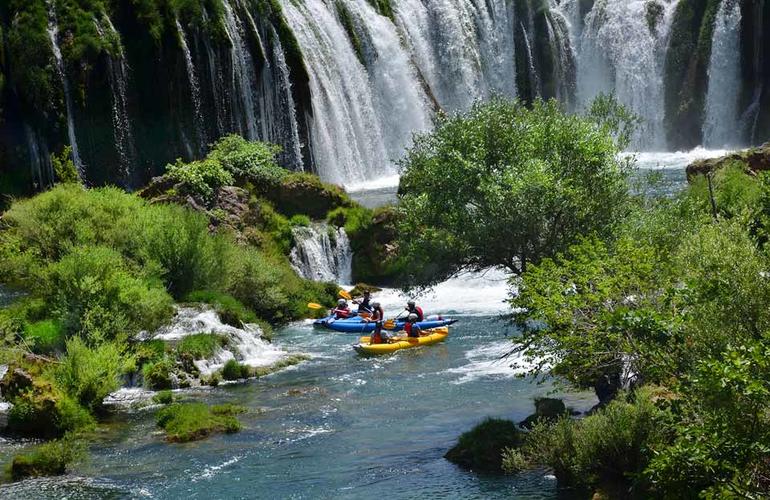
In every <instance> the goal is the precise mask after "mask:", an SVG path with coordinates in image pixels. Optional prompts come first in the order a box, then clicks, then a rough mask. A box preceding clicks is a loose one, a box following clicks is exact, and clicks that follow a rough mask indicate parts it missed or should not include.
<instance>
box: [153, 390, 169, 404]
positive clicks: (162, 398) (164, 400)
mask: <svg viewBox="0 0 770 500" xmlns="http://www.w3.org/2000/svg"><path fill="white" fill-rule="evenodd" d="M152 401H153V402H154V403H158V404H160V405H170V404H171V403H173V402H174V393H173V392H171V391H169V390H165V391H160V392H159V393H157V394H155V395H154V396H153V397H152Z"/></svg>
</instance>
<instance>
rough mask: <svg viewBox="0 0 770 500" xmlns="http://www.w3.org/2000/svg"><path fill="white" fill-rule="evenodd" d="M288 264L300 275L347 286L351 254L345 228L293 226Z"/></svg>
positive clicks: (350, 274) (349, 281)
mask: <svg viewBox="0 0 770 500" xmlns="http://www.w3.org/2000/svg"><path fill="white" fill-rule="evenodd" d="M293 234H294V248H293V249H292V251H291V262H292V265H293V266H294V269H295V270H296V271H297V273H299V274H300V276H302V277H304V278H306V279H310V280H315V281H332V282H336V283H342V284H350V283H351V281H353V280H352V273H351V267H352V263H353V251H352V250H351V248H350V240H349V239H348V235H347V233H346V232H345V229H344V228H341V227H340V228H335V227H333V226H329V225H327V224H313V225H311V226H309V227H295V228H294V230H293Z"/></svg>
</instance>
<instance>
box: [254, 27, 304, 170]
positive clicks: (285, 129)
mask: <svg viewBox="0 0 770 500" xmlns="http://www.w3.org/2000/svg"><path fill="white" fill-rule="evenodd" d="M270 34H271V38H272V40H273V61H274V62H275V66H276V69H277V73H276V74H275V75H274V76H277V80H278V81H277V82H274V81H273V79H272V78H268V75H269V74H270V72H268V71H264V72H263V75H264V77H263V79H262V93H261V95H262V96H263V97H262V98H263V106H262V109H263V110H264V111H263V114H264V117H263V119H262V123H263V124H266V126H267V127H274V126H275V125H274V124H279V123H280V124H281V125H280V128H279V129H277V130H272V131H270V132H267V133H265V135H264V137H271V138H272V137H275V138H282V139H283V143H284V151H283V153H282V155H283V159H284V164H285V165H287V166H289V167H291V168H294V169H297V170H301V169H302V142H301V141H300V138H299V124H298V123H297V107H296V105H295V104H294V96H293V95H292V93H291V74H290V72H289V67H288V66H287V65H286V56H285V55H284V53H283V47H282V46H281V43H280V39H279V38H278V33H277V32H276V31H275V28H274V27H273V26H270ZM271 93H272V98H271V97H270V96H271ZM276 94H277V95H276ZM275 102H277V103H280V106H281V110H282V112H281V113H276V112H275V111H274V110H273V109H272V104H273V103H275ZM276 142H277V141H276Z"/></svg>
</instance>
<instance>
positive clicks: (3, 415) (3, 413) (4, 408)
mask: <svg viewBox="0 0 770 500" xmlns="http://www.w3.org/2000/svg"><path fill="white" fill-rule="evenodd" d="M12 408H13V405H12V404H11V403H6V402H5V401H0V431H4V430H5V428H6V427H8V415H9V414H10V413H11V409H12Z"/></svg>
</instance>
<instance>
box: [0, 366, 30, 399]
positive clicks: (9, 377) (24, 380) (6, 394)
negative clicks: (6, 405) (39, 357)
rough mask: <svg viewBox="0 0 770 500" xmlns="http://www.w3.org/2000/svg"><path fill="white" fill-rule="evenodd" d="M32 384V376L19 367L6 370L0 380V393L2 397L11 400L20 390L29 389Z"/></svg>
mask: <svg viewBox="0 0 770 500" xmlns="http://www.w3.org/2000/svg"><path fill="white" fill-rule="evenodd" d="M33 384H34V381H33V379H32V376H31V375H30V374H29V373H27V372H26V371H24V370H22V369H21V368H14V369H12V370H10V369H9V370H8V371H7V372H6V374H5V376H4V377H3V379H2V380H0V395H2V396H3V398H4V399H7V400H11V399H13V398H15V397H17V396H18V395H19V394H21V392H23V391H24V390H26V389H29V388H30V387H32V385H33Z"/></svg>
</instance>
